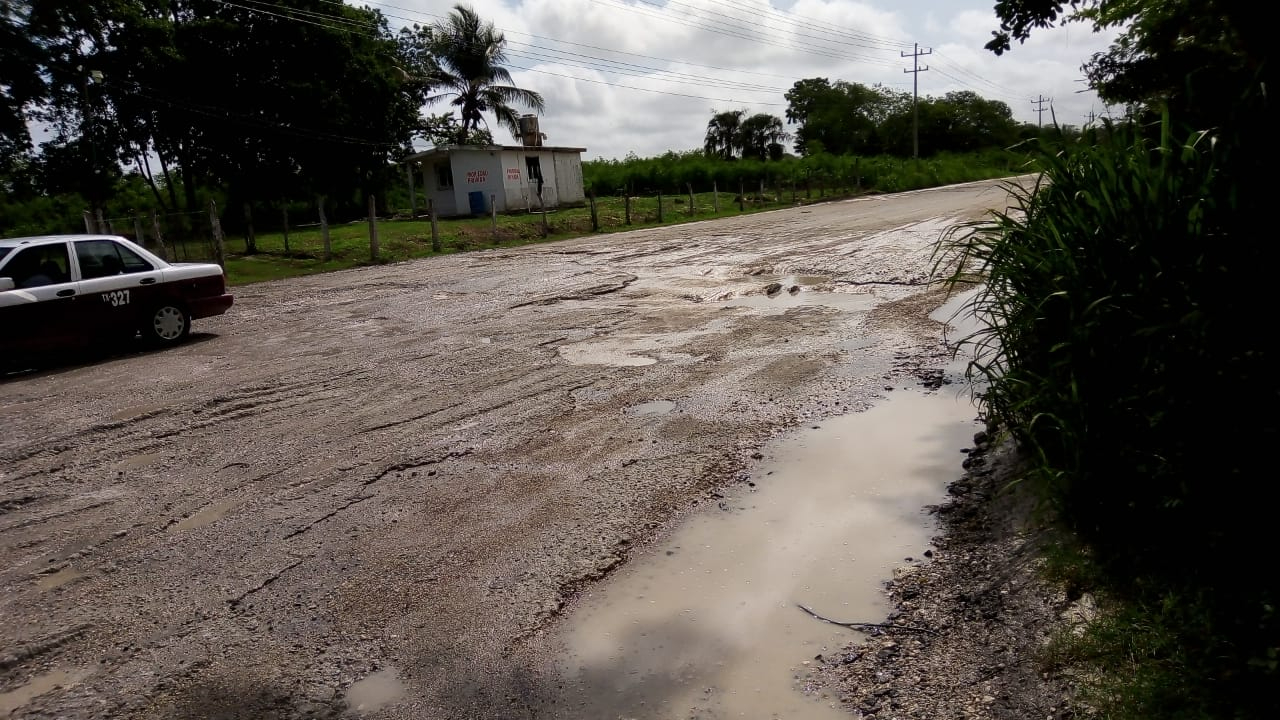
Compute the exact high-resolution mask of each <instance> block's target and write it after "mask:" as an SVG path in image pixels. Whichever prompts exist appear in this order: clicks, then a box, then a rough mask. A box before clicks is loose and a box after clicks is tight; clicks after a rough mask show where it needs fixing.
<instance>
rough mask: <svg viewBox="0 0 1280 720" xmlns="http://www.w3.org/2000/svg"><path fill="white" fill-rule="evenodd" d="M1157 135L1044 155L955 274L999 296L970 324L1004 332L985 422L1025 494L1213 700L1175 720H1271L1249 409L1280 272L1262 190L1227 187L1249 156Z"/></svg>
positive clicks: (967, 240)
mask: <svg viewBox="0 0 1280 720" xmlns="http://www.w3.org/2000/svg"><path fill="white" fill-rule="evenodd" d="M1162 130H1163V132H1162V134H1161V139H1160V140H1159V141H1158V142H1153V141H1151V140H1149V139H1146V138H1144V137H1142V136H1141V135H1140V134H1139V133H1138V132H1133V131H1127V130H1124V129H1120V128H1111V129H1110V132H1108V133H1106V134H1105V137H1103V138H1102V139H1101V140H1100V141H1099V142H1098V143H1097V144H1096V145H1086V144H1080V145H1076V146H1074V147H1070V148H1068V149H1066V150H1063V151H1060V152H1046V153H1043V154H1042V155H1041V157H1040V163H1041V164H1042V166H1043V168H1044V175H1043V177H1042V178H1041V179H1040V180H1039V181H1038V182H1036V183H1035V184H1033V185H1031V186H1030V187H1023V186H1019V185H1013V186H1012V187H1011V190H1012V192H1013V198H1014V201H1015V202H1014V207H1013V208H1011V209H1010V210H1008V211H1006V212H1003V213H997V214H995V215H994V217H993V219H991V220H989V221H984V222H981V223H978V224H976V225H975V226H971V227H969V228H968V230H969V232H967V233H966V232H960V233H957V234H956V235H953V236H952V239H951V241H950V243H949V244H948V245H947V247H946V250H945V254H944V256H943V259H942V262H944V263H946V264H947V266H948V267H950V268H952V270H953V272H954V275H953V276H952V279H953V281H973V280H982V281H985V285H984V286H983V289H982V291H981V292H980V294H979V296H978V297H977V299H976V300H975V310H976V311H977V312H978V314H979V315H980V316H981V317H983V318H984V319H985V320H987V321H988V323H989V325H990V327H989V330H986V331H983V332H982V333H979V334H978V335H976V336H974V337H972V338H971V339H970V341H971V342H972V343H974V344H976V345H977V346H978V347H979V349H980V355H979V358H978V359H977V360H976V361H975V362H974V363H973V364H972V365H971V368H970V369H971V372H972V373H974V374H976V375H978V376H981V377H982V378H983V379H984V380H986V381H987V382H988V383H989V386H988V389H987V390H986V391H985V394H984V396H983V404H984V411H985V413H986V414H987V415H988V416H990V417H993V418H995V419H998V420H1000V421H1002V422H1003V423H1004V425H1005V426H1007V427H1008V428H1009V429H1010V431H1011V432H1012V433H1013V434H1014V435H1015V437H1016V438H1017V439H1018V440H1019V441H1020V442H1021V443H1022V444H1023V445H1024V446H1025V447H1026V448H1028V449H1030V450H1031V451H1032V455H1033V456H1034V458H1035V462H1036V464H1035V468H1034V474H1033V475H1032V476H1031V478H1030V481H1031V482H1032V483H1033V485H1034V486H1035V487H1036V488H1037V489H1038V490H1039V491H1040V492H1041V493H1042V494H1043V497H1044V498H1045V499H1046V501H1048V502H1050V503H1052V504H1053V506H1054V507H1056V508H1057V509H1058V511H1059V512H1060V515H1061V517H1062V518H1063V519H1065V520H1066V521H1067V522H1068V523H1069V524H1070V525H1071V526H1072V527H1073V528H1074V529H1075V530H1076V531H1077V532H1078V533H1079V535H1080V537H1081V538H1082V539H1083V540H1084V541H1085V542H1086V543H1088V544H1089V545H1090V546H1091V548H1092V549H1093V550H1094V555H1095V557H1096V558H1097V560H1098V562H1099V563H1101V564H1102V566H1103V569H1104V570H1105V571H1106V574H1107V575H1106V576H1107V577H1108V579H1109V580H1108V582H1109V586H1110V589H1111V590H1112V591H1113V592H1115V593H1117V594H1118V595H1119V596H1122V597H1125V598H1128V599H1129V601H1131V602H1133V603H1134V604H1135V605H1137V606H1149V607H1157V608H1162V610H1161V613H1160V618H1161V619H1152V622H1160V623H1167V624H1168V627H1167V628H1166V629H1169V630H1170V633H1171V636H1172V637H1175V638H1176V639H1177V642H1178V649H1177V653H1176V654H1177V655H1178V657H1179V658H1181V659H1180V660H1179V666H1180V667H1188V668H1191V669H1192V670H1191V671H1192V672H1193V673H1194V676H1195V677H1194V678H1192V679H1191V680H1193V681H1195V682H1198V683H1199V684H1197V685H1196V686H1195V687H1196V692H1195V693H1190V694H1193V695H1195V697H1197V698H1200V699H1201V700H1200V701H1198V702H1201V701H1202V705H1201V706H1200V707H1199V709H1197V708H1187V713H1189V714H1185V715H1181V716H1185V717H1195V716H1198V715H1197V713H1198V712H1201V711H1202V712H1203V713H1204V714H1207V715H1209V716H1221V717H1226V716H1229V715H1232V714H1234V715H1235V716H1237V717H1276V716H1280V702H1278V701H1277V698H1276V696H1275V695H1274V694H1272V693H1264V692H1263V690H1265V689H1266V688H1267V687H1269V685H1270V684H1273V683H1274V682H1275V680H1276V679H1277V678H1276V675H1277V673H1276V670H1277V655H1278V654H1280V650H1278V649H1280V624H1278V623H1277V618H1276V616H1275V611H1274V607H1275V603H1276V600H1277V599H1278V595H1280V592H1278V590H1280V578H1278V576H1277V575H1276V574H1275V573H1272V572H1270V571H1266V570H1262V569H1260V568H1254V569H1252V570H1250V569H1245V568H1242V567H1241V565H1242V564H1243V559H1244V558H1249V557H1254V556H1256V555H1257V553H1258V552H1259V551H1260V550H1263V549H1264V548H1267V547H1268V546H1269V542H1268V540H1270V538H1269V530H1270V522H1271V518H1272V516H1273V515H1274V509H1273V508H1272V507H1271V506H1270V505H1269V504H1268V503H1265V502H1260V501H1259V498H1258V497H1257V496H1258V495H1259V494H1260V493H1262V492H1263V489H1264V486H1265V484H1266V482H1267V481H1266V479H1265V478H1267V477H1271V476H1272V473H1273V472H1274V471H1273V470H1271V468H1270V465H1272V463H1271V462H1268V460H1269V458H1268V457H1267V452H1268V451H1269V450H1270V449H1271V448H1272V446H1273V445H1274V443H1275V440H1276V438H1277V427H1278V425H1277V422H1276V415H1275V412H1274V409H1273V408H1271V407H1263V408H1261V409H1260V410H1259V409H1256V408H1254V409H1250V408H1251V403H1250V401H1251V400H1257V401H1261V402H1263V403H1268V402H1274V401H1275V400H1276V398H1277V395H1278V393H1277V383H1276V377H1275V356H1274V354H1273V351H1272V350H1271V349H1270V346H1271V340H1270V338H1268V337H1266V332H1265V330H1262V328H1263V327H1267V326H1269V323H1264V324H1262V325H1259V324H1258V319H1259V315H1260V312H1261V310H1262V309H1263V308H1264V307H1265V305H1264V304H1263V303H1264V302H1265V296H1264V294H1263V293H1262V292H1259V287H1260V285H1262V284H1263V283H1264V282H1265V281H1264V280H1263V279H1262V278H1259V277H1257V274H1258V273H1259V272H1260V271H1265V270H1267V269H1270V268H1272V267H1274V263H1275V260H1276V255H1277V253H1276V250H1275V246H1274V244H1273V243H1272V242H1271V240H1270V238H1269V237H1264V236H1263V235H1260V234H1258V233H1257V231H1253V232H1250V231H1249V230H1248V227H1249V222H1250V221H1251V220H1257V219H1258V216H1257V215H1255V214H1254V213H1253V209H1252V208H1248V207H1245V206H1244V205H1243V204H1242V203H1243V202H1244V200H1243V199H1244V198H1247V197H1250V195H1249V190H1250V189H1249V188H1245V187H1242V186H1241V184H1242V182H1243V180H1244V179H1245V178H1246V177H1248V175H1247V173H1246V174H1245V175H1240V174H1237V173H1232V172H1227V171H1226V170H1225V169H1224V168H1225V167H1228V166H1227V165H1226V164H1224V162H1223V157H1224V153H1227V152H1230V151H1231V147H1230V146H1231V145H1233V144H1234V143H1225V142H1224V143H1219V142H1216V141H1217V140H1218V138H1217V137H1216V136H1214V135H1213V134H1210V133H1207V132H1195V133H1191V134H1190V135H1189V137H1188V139H1187V140H1186V141H1185V142H1183V143H1175V142H1173V141H1172V140H1171V137H1170V124H1169V122H1168V120H1167V118H1166V121H1165V123H1164V124H1163V126H1162ZM1236 150H1238V148H1236ZM1238 166H1239V163H1236V164H1235V165H1231V166H1230V167H1233V168H1237V167H1238ZM1148 617H1151V616H1148ZM1161 687H1165V688H1166V690H1167V689H1169V687H1171V686H1161ZM1178 692H1185V688H1181V689H1179V690H1178ZM1150 706H1152V707H1156V706H1161V707H1163V706H1164V704H1163V703H1161V702H1158V701H1152V703H1151V705H1150ZM1242 708H1243V709H1242Z"/></svg>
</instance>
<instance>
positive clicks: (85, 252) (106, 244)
mask: <svg viewBox="0 0 1280 720" xmlns="http://www.w3.org/2000/svg"><path fill="white" fill-rule="evenodd" d="M73 244H74V245H75V256H76V264H77V265H78V266H79V272H80V293H81V296H82V297H83V298H84V301H85V305H86V312H87V313H89V314H90V315H92V316H93V318H94V321H93V322H94V327H95V328H98V331H99V333H100V334H101V335H103V336H113V337H121V336H127V337H131V336H132V335H133V333H134V332H136V330H137V328H138V324H139V323H140V322H141V320H142V318H143V317H144V315H145V313H146V311H147V309H148V308H149V307H150V306H151V304H153V303H154V301H155V294H156V293H157V292H158V291H159V290H160V280H161V272H160V270H159V269H158V268H156V267H154V266H152V264H151V263H150V262H149V261H148V260H147V259H146V258H144V257H142V256H141V255H138V254H137V253H135V252H134V251H133V250H130V249H129V248H127V247H125V246H123V245H121V244H120V243H118V242H115V241H114V240H108V239H105V238H99V239H93V240H76V241H75V242H74V243H73Z"/></svg>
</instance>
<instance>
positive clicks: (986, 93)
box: [932, 65, 1025, 102]
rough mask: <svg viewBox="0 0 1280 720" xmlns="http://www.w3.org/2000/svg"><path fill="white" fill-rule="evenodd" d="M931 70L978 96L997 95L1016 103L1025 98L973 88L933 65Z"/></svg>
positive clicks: (968, 83) (966, 82)
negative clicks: (975, 92) (974, 92)
mask: <svg viewBox="0 0 1280 720" xmlns="http://www.w3.org/2000/svg"><path fill="white" fill-rule="evenodd" d="M932 70H933V71H934V72H936V73H938V74H939V75H941V76H943V77H945V78H949V79H951V80H952V81H953V82H955V83H957V84H959V85H960V86H961V87H967V88H970V89H972V90H975V91H977V92H978V94H980V95H984V96H985V95H998V96H1000V97H1003V98H1004V99H1006V100H1014V101H1016V102H1022V101H1023V100H1024V99H1025V96H1023V95H1009V94H1006V93H1002V92H995V91H992V90H987V89H985V88H978V87H974V85H973V83H971V82H969V81H967V80H965V79H964V78H960V77H956V76H955V75H952V74H951V73H949V72H947V71H946V70H944V69H942V68H940V67H938V66H936V65H935V66H933V68H932Z"/></svg>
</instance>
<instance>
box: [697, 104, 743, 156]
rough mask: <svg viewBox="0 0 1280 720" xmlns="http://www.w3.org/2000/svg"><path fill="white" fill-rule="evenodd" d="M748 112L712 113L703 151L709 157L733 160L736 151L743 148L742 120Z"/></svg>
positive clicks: (728, 111) (708, 122) (727, 111)
mask: <svg viewBox="0 0 1280 720" xmlns="http://www.w3.org/2000/svg"><path fill="white" fill-rule="evenodd" d="M746 114H747V111H746V110H726V111H724V112H714V111H713V112H712V115H711V119H710V120H708V121H707V135H706V139H705V140H704V141H703V145H702V147H703V150H704V151H705V152H706V154H707V155H708V156H714V155H718V156H720V157H723V158H724V159H725V160H732V159H733V154H734V151H736V150H737V149H738V148H739V147H741V139H742V118H743V117H745V116H746Z"/></svg>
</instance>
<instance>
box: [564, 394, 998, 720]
mask: <svg viewBox="0 0 1280 720" xmlns="http://www.w3.org/2000/svg"><path fill="white" fill-rule="evenodd" d="M973 415H974V410H973V408H972V406H971V405H969V403H968V402H967V395H966V399H965V400H962V399H958V398H957V397H956V395H955V394H952V393H935V394H929V395H925V394H921V393H918V392H902V393H895V394H894V395H893V396H892V397H891V398H890V399H889V400H886V401H884V402H882V403H881V404H880V405H878V406H876V407H874V408H872V409H871V410H868V411H866V412H864V413H859V414H853V415H846V416H842V417H838V418H832V419H829V420H826V421H823V422H821V423H820V424H819V427H817V428H816V429H815V428H809V429H806V430H804V431H801V432H798V433H795V434H793V435H791V436H789V437H786V438H783V439H780V440H778V441H774V442H772V443H770V444H769V445H767V446H766V447H765V448H763V455H764V456H765V457H768V458H770V460H769V461H768V462H767V464H762V465H761V466H760V467H758V468H757V469H756V472H754V473H753V475H752V478H753V481H754V482H755V483H756V488H755V490H754V491H752V490H749V489H745V488H744V489H743V490H742V491H740V492H734V493H728V494H726V496H725V497H724V498H723V499H722V500H721V501H720V503H719V506H720V509H719V510H718V511H713V512H711V513H707V514H702V515H697V516H694V517H693V518H691V519H690V520H689V521H687V522H686V523H685V524H684V525H683V526H682V527H681V528H680V529H678V530H677V531H676V533H675V534H674V535H673V536H672V537H671V538H670V539H669V540H668V541H667V542H666V543H665V544H663V545H662V546H660V547H657V548H656V549H655V550H654V551H653V552H651V553H648V554H646V555H644V556H641V557H637V558H634V559H633V560H632V562H631V563H630V564H629V565H628V566H627V567H626V568H624V569H623V570H621V571H620V572H619V573H618V574H617V576H615V577H614V578H613V579H611V580H610V581H607V582H606V583H605V584H604V585H603V586H601V587H600V588H598V589H597V590H596V591H595V592H593V593H592V594H591V595H589V596H587V597H586V598H585V599H584V600H583V602H582V604H581V605H580V606H579V608H578V609H577V610H575V611H574V613H573V614H572V615H571V616H570V617H569V619H568V623H567V625H566V628H565V633H564V641H565V646H566V648H567V654H566V655H565V656H563V657H562V658H561V659H560V669H561V672H562V673H563V675H564V677H565V678H566V681H567V682H566V694H567V697H566V698H565V699H564V702H563V703H558V706H559V707H562V708H563V707H566V706H567V707H577V708H581V709H582V712H581V714H578V715H572V717H575V718H577V717H581V718H601V717H627V718H635V719H636V720H668V719H670V720H675V719H677V718H680V719H683V718H688V717H725V718H728V717H745V718H788V719H789V720H828V719H829V720H837V719H842V720H847V718H848V717H849V716H848V714H847V713H845V712H844V711H843V710H841V709H839V708H837V707H835V705H836V704H837V703H836V702H835V701H834V700H832V699H830V698H825V699H816V698H813V697H809V696H806V695H804V694H803V693H802V692H801V691H800V690H799V689H798V687H797V686H798V685H802V684H803V682H804V681H805V676H806V665H808V664H809V663H810V662H813V658H814V656H815V655H818V654H821V653H826V652H830V651H832V650H834V649H836V648H838V647H840V646H841V645H843V644H844V643H846V642H848V641H850V640H852V639H854V638H856V637H858V634H857V633H855V632H854V631H852V630H847V629H844V628H840V627H836V626H833V625H830V624H827V623H823V622H821V621H818V620H816V619H814V618H812V617H810V616H808V615H806V614H805V613H804V611H802V610H800V609H799V608H798V607H797V605H798V604H804V605H806V606H808V607H810V608H812V609H813V610H814V611H815V612H818V613H820V614H822V615H824V616H826V617H833V618H838V619H840V620H841V621H849V622H855V621H860V622H881V621H882V620H883V617H884V615H885V613H886V612H887V606H886V603H885V600H884V597H883V592H882V589H881V584H882V582H883V581H884V580H885V579H887V578H888V577H889V576H890V575H891V574H892V569H893V566H894V565H895V564H896V563H900V562H902V561H903V560H904V559H905V558H906V557H908V556H919V555H920V554H921V553H922V551H923V550H924V547H925V545H926V544H927V543H928V540H929V535H930V530H929V527H930V522H929V520H928V517H927V516H926V515H925V514H924V512H923V508H924V506H926V505H929V504H933V503H936V502H938V501H939V500H940V499H941V498H942V496H943V493H944V488H945V485H946V483H947V481H949V480H950V479H952V478H953V477H954V476H955V474H956V472H957V471H958V463H957V458H958V457H959V454H958V453H957V452H956V451H957V450H958V449H959V448H961V447H963V446H964V445H965V443H966V441H967V440H968V438H969V435H970V434H971V433H972V432H973V420H972V418H973Z"/></svg>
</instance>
